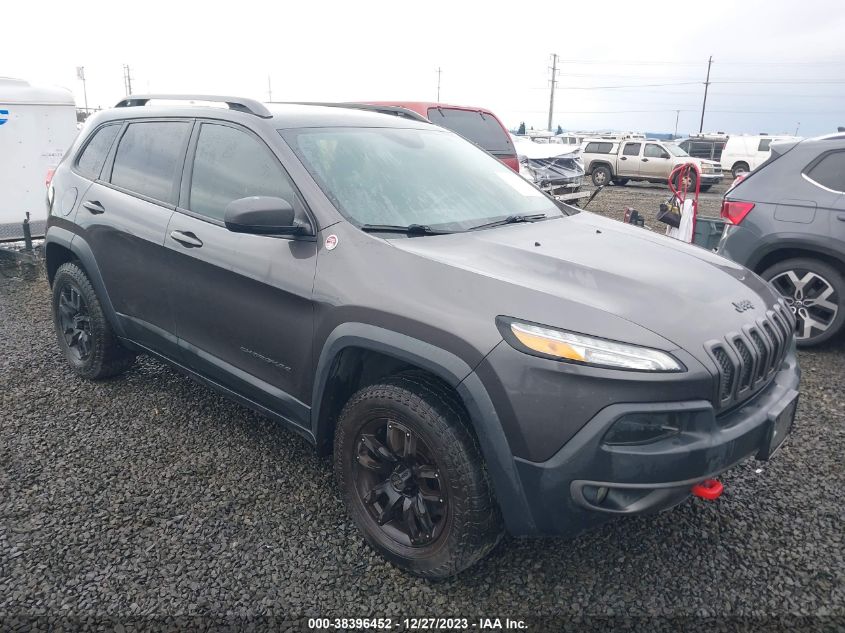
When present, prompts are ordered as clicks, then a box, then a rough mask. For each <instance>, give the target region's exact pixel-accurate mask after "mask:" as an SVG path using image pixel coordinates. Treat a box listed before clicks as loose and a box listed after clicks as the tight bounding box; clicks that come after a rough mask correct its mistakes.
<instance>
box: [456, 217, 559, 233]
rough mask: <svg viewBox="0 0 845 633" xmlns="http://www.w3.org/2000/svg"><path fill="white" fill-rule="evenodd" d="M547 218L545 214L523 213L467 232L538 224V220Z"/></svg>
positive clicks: (481, 225) (475, 227)
mask: <svg viewBox="0 0 845 633" xmlns="http://www.w3.org/2000/svg"><path fill="white" fill-rule="evenodd" d="M545 218H546V214H545V213H521V214H516V215H509V216H508V217H506V218H502V219H501V220H495V221H494V222H487V223H486V224H479V225H478V226H474V227H472V228H471V229H467V230H468V231H475V230H477V229H487V228H490V227H493V226H502V225H504V224H518V223H519V222H536V221H537V220H544V219H545Z"/></svg>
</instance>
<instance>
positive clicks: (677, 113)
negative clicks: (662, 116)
mask: <svg viewBox="0 0 845 633" xmlns="http://www.w3.org/2000/svg"><path fill="white" fill-rule="evenodd" d="M679 116H681V111H680V110H675V135H674V136H675V138H678V117H679Z"/></svg>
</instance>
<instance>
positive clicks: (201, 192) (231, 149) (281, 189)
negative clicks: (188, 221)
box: [187, 123, 296, 221]
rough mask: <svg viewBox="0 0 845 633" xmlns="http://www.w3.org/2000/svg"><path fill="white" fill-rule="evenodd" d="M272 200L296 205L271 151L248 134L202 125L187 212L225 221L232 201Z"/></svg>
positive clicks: (231, 129)
mask: <svg viewBox="0 0 845 633" xmlns="http://www.w3.org/2000/svg"><path fill="white" fill-rule="evenodd" d="M248 196H273V197H275V198H284V199H285V200H287V201H288V202H290V203H291V204H294V202H295V199H296V196H295V193H294V189H293V186H292V185H291V183H290V180H289V179H288V177H287V175H286V174H285V173H284V171H283V170H282V167H281V166H280V165H279V162H278V161H277V160H276V158H275V156H273V154H272V152H270V150H269V148H268V147H267V146H266V145H265V144H264V143H262V142H261V141H259V140H258V139H256V138H254V137H252V136H250V135H249V134H247V133H246V132H243V131H241V130H237V129H235V128H232V127H229V126H226V125H215V124H211V123H205V124H203V126H202V128H201V129H200V135H199V139H198V140H197V151H196V155H195V157H194V168H193V173H192V176H191V194H190V201H189V203H188V205H187V206H188V208H189V209H190V210H191V211H193V212H194V213H199V214H201V215H204V216H207V217H209V218H213V219H215V220H220V221H222V220H223V216H224V214H225V212H226V206H227V205H228V204H229V203H230V202H232V200H238V199H239V198H246V197H248Z"/></svg>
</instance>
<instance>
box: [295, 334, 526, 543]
mask: <svg viewBox="0 0 845 633" xmlns="http://www.w3.org/2000/svg"><path fill="white" fill-rule="evenodd" d="M347 347H359V348H363V349H370V350H373V351H376V352H380V353H383V354H386V355H389V356H393V357H394V358H397V359H399V360H402V361H407V362H408V363H410V364H413V365H415V366H417V367H419V368H421V369H424V370H426V371H429V372H431V373H432V374H434V375H436V376H438V377H439V378H441V379H442V380H444V381H445V382H446V383H447V384H449V385H450V386H452V387H454V388H455V390H456V391H457V393H458V396H459V397H460V398H461V400H462V402H463V404H464V407H465V408H466V410H467V413H468V414H469V418H470V422H471V424H472V426H473V430H474V431H475V436H476V437H477V439H478V442H479V444H480V447H481V453H482V456H483V457H484V461H485V463H486V465H487V471H488V473H489V474H490V478H491V479H492V482H493V488H494V490H495V494H496V499H497V500H498V503H499V507H500V508H501V510H502V515H503V518H504V520H505V524H506V525H507V528H508V530H509V531H510V532H511V533H512V534H530V533H532V532H534V531H535V530H536V527H535V525H534V520H533V518H532V515H531V512H530V510H529V508H528V504H527V501H526V498H525V493H524V491H523V488H522V483H521V481H520V479H519V473H518V471H517V469H516V464H515V462H514V457H513V452H512V451H511V449H510V445H509V444H508V441H507V438H506V437H505V433H504V430H503V428H502V425H501V423H500V421H499V416H498V414H497V413H496V409H495V407H494V406H493V401H492V400H491V399H490V396H489V395H488V393H487V389H486V388H485V387H484V384H483V383H482V382H481V379H480V378H479V377H478V375H477V374H475V372H474V371H473V368H472V367H470V366H469V365H468V364H467V363H466V362H465V361H464V360H462V359H461V358H459V357H458V356H456V355H455V354H453V353H451V352H449V351H446V350H444V349H442V348H439V347H437V346H435V345H432V344H431V343H427V342H425V341H422V340H419V339H416V338H413V337H411V336H408V335H406V334H401V333H399V332H394V331H392V330H387V329H385V328H381V327H378V326H375V325H370V324H366V323H344V324H342V325H339V326H338V327H337V328H335V329H334V330H333V331H332V333H331V334H330V335H329V336H328V337H327V339H326V342H325V344H324V345H323V349H322V351H321V353H320V358H319V360H318V362H317V368H316V371H315V378H314V388H313V394H312V401H311V402H312V409H311V431H312V433H313V434H314V437H315V438H317V441H318V443H319V441H320V438H322V437H324V435H325V434H326V433H327V431H328V429H327V427H328V426H329V424H330V421H329V420H322V419H321V417H322V416H321V413H320V409H321V405H322V401H323V393H324V390H325V388H326V384H327V383H328V379H329V374H330V372H331V369H332V365H333V363H334V360H335V358H337V356H338V354H340V352H341V351H342V350H343V349H344V348H347Z"/></svg>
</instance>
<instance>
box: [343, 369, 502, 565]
mask: <svg viewBox="0 0 845 633" xmlns="http://www.w3.org/2000/svg"><path fill="white" fill-rule="evenodd" d="M468 424H469V422H468V420H467V416H466V413H465V412H464V411H463V408H462V406H461V404H460V402H459V401H458V399H457V397H456V396H455V395H454V394H453V393H452V392H451V391H450V390H449V389H448V388H447V387H446V386H445V385H443V384H441V383H440V382H438V381H437V380H436V379H434V378H430V377H428V376H426V375H425V374H421V373H416V372H408V373H403V374H399V375H397V376H394V377H391V378H387V379H385V380H383V381H382V382H381V383H380V384H376V385H371V386H369V387H365V388H364V389H361V390H360V391H359V392H358V393H356V394H355V395H354V396H352V398H350V400H349V401H348V402H347V403H346V405H345V406H344V408H343V411H342V412H341V414H340V418H339V419H338V423H337V428H336V430H335V441H334V470H335V476H336V478H337V482H338V485H339V486H340V489H341V493H342V496H343V501H344V503H345V505H346V508H347V510H348V511H349V514H350V515H351V516H352V519H353V520H354V521H355V524H356V525H357V526H358V528H359V529H360V530H361V531H362V532H363V534H364V538H365V539H366V541H367V542H368V543H369V544H370V546H372V547H373V549H375V550H376V551H378V552H379V553H380V554H381V555H382V556H383V557H384V558H386V559H387V560H388V561H390V562H391V563H393V564H394V565H396V566H397V567H400V568H402V569H405V570H407V571H409V572H411V573H413V574H415V575H418V576H423V577H427V578H446V577H449V576H453V575H455V574H457V573H459V572H460V571H462V570H464V569H466V568H467V567H470V566H471V565H473V564H475V563H476V562H478V561H479V560H481V559H482V558H483V557H484V556H486V555H487V553H488V552H490V550H491V549H493V547H494V546H495V545H496V543H498V541H499V539H500V538H501V536H502V532H503V528H502V520H501V517H500V514H499V509H498V506H497V505H496V501H495V499H494V498H493V492H492V487H491V485H490V482H489V479H488V476H487V470H486V468H485V465H484V461H483V459H482V457H481V453H480V451H479V448H478V444H477V441H476V440H475V438H474V436H473V435H472V434H471V433H470V431H469V426H468Z"/></svg>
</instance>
